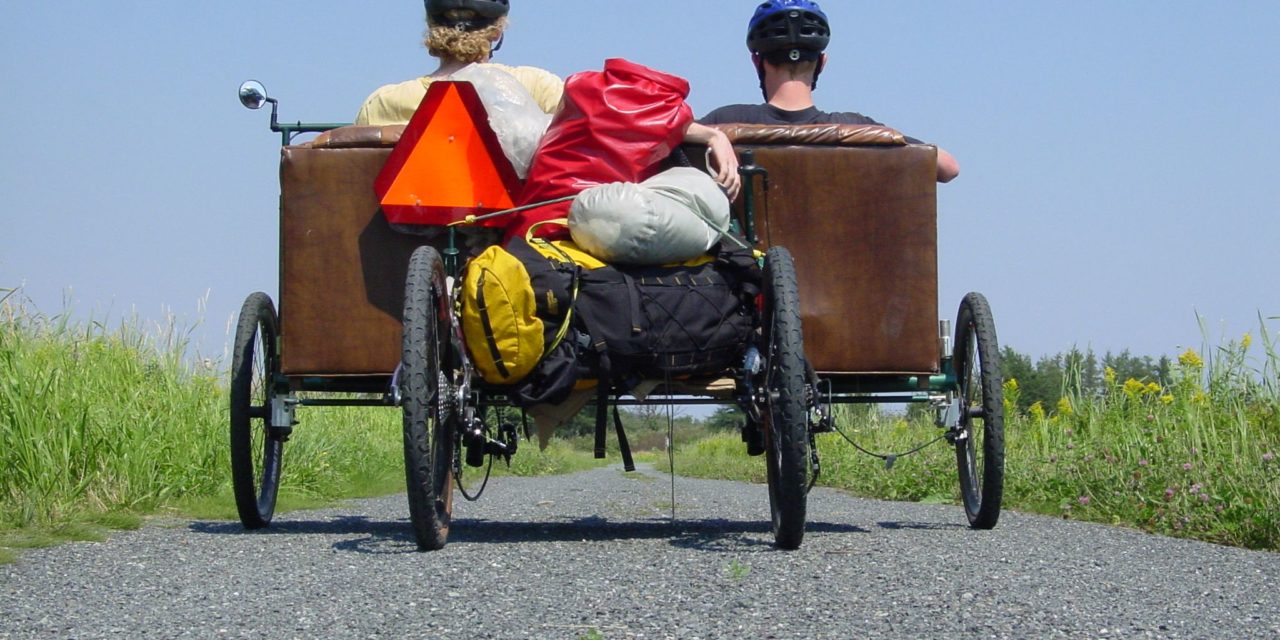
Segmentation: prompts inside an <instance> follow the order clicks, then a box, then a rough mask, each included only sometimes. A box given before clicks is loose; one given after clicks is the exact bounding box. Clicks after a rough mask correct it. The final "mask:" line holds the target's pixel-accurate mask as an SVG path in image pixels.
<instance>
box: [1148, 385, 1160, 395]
mask: <svg viewBox="0 0 1280 640" xmlns="http://www.w3.org/2000/svg"><path fill="white" fill-rule="evenodd" d="M1160 391H1161V389H1160V385H1158V384H1156V383H1154V382H1148V383H1147V389H1146V392H1147V393H1148V394H1150V395H1153V396H1154V395H1156V394H1157V393H1160Z"/></svg>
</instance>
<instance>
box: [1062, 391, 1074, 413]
mask: <svg viewBox="0 0 1280 640" xmlns="http://www.w3.org/2000/svg"><path fill="white" fill-rule="evenodd" d="M1058 413H1060V414H1062V415H1064V416H1069V415H1071V414H1072V413H1075V410H1074V409H1072V408H1071V400H1070V399H1068V398H1067V397H1066V396H1062V397H1061V398H1058Z"/></svg>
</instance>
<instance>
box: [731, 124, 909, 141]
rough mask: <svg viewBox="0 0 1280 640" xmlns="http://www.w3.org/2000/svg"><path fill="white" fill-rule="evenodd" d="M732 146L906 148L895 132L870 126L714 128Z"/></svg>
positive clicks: (761, 125)
mask: <svg viewBox="0 0 1280 640" xmlns="http://www.w3.org/2000/svg"><path fill="white" fill-rule="evenodd" d="M711 126H713V127H715V128H716V129H719V130H721V131H723V132H724V133H725V135H727V136H729V141H730V142H732V143H734V144H748V145H752V144H754V145H809V144H811V145H834V146H842V147H858V146H893V147H898V146H902V145H905V144H907V140H906V138H904V137H903V135H902V134H901V133H899V132H898V131H897V130H895V129H891V128H889V127H885V126H880V125H873V124H792V125H772V124H716V125H711Z"/></svg>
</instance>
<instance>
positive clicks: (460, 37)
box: [423, 12, 507, 62]
mask: <svg viewBox="0 0 1280 640" xmlns="http://www.w3.org/2000/svg"><path fill="white" fill-rule="evenodd" d="M468 13H469V12H468ZM506 29H507V19H506V17H502V18H498V19H497V20H495V21H494V22H493V24H491V25H489V26H487V27H485V28H483V29H476V30H475V31H467V30H465V29H463V28H461V27H449V26H445V25H442V24H437V23H435V22H433V21H431V20H427V34H426V39H425V40H424V41H423V44H425V45H426V47H427V53H430V54H431V55H432V56H435V57H437V58H440V59H442V60H446V59H447V60H458V61H461V62H484V61H486V60H488V59H489V56H490V55H492V54H493V44H494V43H495V42H497V41H498V40H499V39H500V38H501V37H502V33H503V32H504V31H506Z"/></svg>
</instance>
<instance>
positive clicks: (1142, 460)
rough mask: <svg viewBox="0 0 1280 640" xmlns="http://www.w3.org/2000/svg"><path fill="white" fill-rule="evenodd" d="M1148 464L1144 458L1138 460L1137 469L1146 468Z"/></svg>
mask: <svg viewBox="0 0 1280 640" xmlns="http://www.w3.org/2000/svg"><path fill="white" fill-rule="evenodd" d="M1149 464H1151V463H1150V462H1147V459H1146V458H1143V459H1141V460H1139V461H1138V466H1139V467H1145V466H1147V465H1149Z"/></svg>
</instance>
